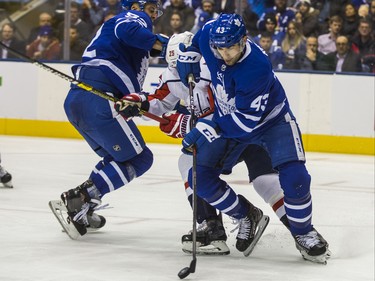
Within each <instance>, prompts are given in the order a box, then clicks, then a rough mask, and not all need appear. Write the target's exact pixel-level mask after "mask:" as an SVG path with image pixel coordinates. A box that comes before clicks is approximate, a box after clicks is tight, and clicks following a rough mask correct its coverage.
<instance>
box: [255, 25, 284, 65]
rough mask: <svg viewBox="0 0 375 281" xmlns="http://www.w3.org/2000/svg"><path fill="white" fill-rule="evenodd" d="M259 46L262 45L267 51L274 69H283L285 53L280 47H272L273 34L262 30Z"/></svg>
mask: <svg viewBox="0 0 375 281" xmlns="http://www.w3.org/2000/svg"><path fill="white" fill-rule="evenodd" d="M259 46H261V47H262V49H263V50H264V51H265V52H266V54H267V56H268V57H269V59H270V61H271V64H272V68H273V69H278V70H280V69H283V65H284V62H285V55H284V53H283V51H282V50H281V49H280V48H276V49H275V48H272V34H270V33H269V32H262V33H261V34H260V38H259Z"/></svg>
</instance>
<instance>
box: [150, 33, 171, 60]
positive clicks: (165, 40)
mask: <svg viewBox="0 0 375 281" xmlns="http://www.w3.org/2000/svg"><path fill="white" fill-rule="evenodd" d="M155 35H156V40H158V41H159V42H160V43H161V45H162V49H161V51H160V50H155V49H152V50H151V52H150V56H151V57H159V58H163V59H165V54H166V53H167V46H168V42H169V37H168V36H167V35H164V34H155Z"/></svg>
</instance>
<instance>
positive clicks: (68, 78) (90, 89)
mask: <svg viewBox="0 0 375 281" xmlns="http://www.w3.org/2000/svg"><path fill="white" fill-rule="evenodd" d="M0 46H1V47H3V48H5V49H7V50H9V51H11V52H12V53H14V54H15V55H17V56H18V57H20V58H22V59H24V60H26V61H29V62H31V63H32V64H35V65H36V66H39V67H41V68H43V69H44V70H47V71H49V72H51V73H52V74H55V75H57V76H59V77H60V78H62V79H64V80H66V81H68V82H70V83H72V84H74V85H76V86H77V87H79V88H81V89H84V90H86V91H88V92H90V93H93V94H95V95H97V96H99V97H101V98H103V99H106V100H110V101H112V102H114V103H116V102H118V101H119V99H117V98H115V97H113V96H111V95H108V94H107V93H105V92H102V91H100V90H97V89H95V88H93V87H92V86H90V85H88V84H86V83H84V82H81V81H79V80H77V79H75V78H73V77H71V76H69V75H67V74H65V73H63V72H60V71H58V70H57V69H55V68H53V67H50V66H48V65H46V64H44V63H42V62H40V61H37V60H35V59H32V58H30V57H28V56H26V55H24V54H22V53H20V52H18V51H16V50H14V49H13V48H11V47H8V46H7V45H5V44H4V43H2V42H1V41H0ZM130 95H132V94H130ZM139 113H140V114H141V115H144V116H146V117H148V118H150V119H152V120H155V121H157V122H160V123H163V124H166V123H168V120H165V119H163V118H161V117H159V116H156V115H154V114H152V113H149V112H147V111H145V110H144V109H142V107H141V108H140V110H139ZM137 116H139V115H137Z"/></svg>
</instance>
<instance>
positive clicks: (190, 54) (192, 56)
mask: <svg viewBox="0 0 375 281" xmlns="http://www.w3.org/2000/svg"><path fill="white" fill-rule="evenodd" d="M201 57H202V55H201V54H200V53H199V50H198V49H197V48H195V47H194V46H189V47H187V48H186V47H185V45H184V44H183V43H180V45H179V50H178V52H177V71H178V74H179V76H180V79H181V81H182V83H183V84H184V85H185V86H186V87H189V83H188V76H189V75H190V74H192V75H193V77H194V81H195V82H196V83H198V82H199V80H200V79H201V77H200V74H201V67H200V65H199V61H200V59H201Z"/></svg>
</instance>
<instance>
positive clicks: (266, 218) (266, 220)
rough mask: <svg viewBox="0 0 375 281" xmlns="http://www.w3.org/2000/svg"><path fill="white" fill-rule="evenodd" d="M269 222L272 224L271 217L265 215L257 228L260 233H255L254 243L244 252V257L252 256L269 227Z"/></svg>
mask: <svg viewBox="0 0 375 281" xmlns="http://www.w3.org/2000/svg"><path fill="white" fill-rule="evenodd" d="M269 222H270V217H269V216H266V215H264V216H263V217H262V218H261V219H260V221H259V223H258V226H257V228H258V231H257V232H256V233H255V236H254V239H253V241H252V242H251V244H250V246H249V247H248V248H247V249H246V250H245V251H243V255H244V256H245V257H248V256H250V254H251V253H252V252H253V250H254V248H255V245H256V244H257V243H258V241H259V239H260V237H262V235H263V232H264V231H265V230H266V228H267V225H268V223H269Z"/></svg>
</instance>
